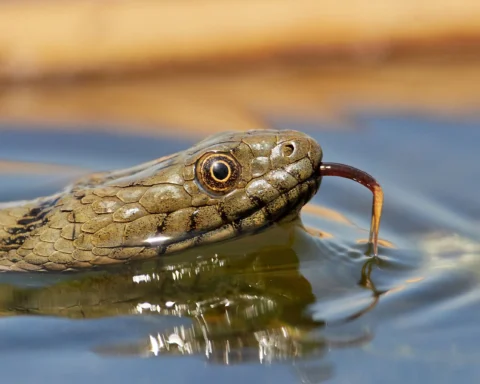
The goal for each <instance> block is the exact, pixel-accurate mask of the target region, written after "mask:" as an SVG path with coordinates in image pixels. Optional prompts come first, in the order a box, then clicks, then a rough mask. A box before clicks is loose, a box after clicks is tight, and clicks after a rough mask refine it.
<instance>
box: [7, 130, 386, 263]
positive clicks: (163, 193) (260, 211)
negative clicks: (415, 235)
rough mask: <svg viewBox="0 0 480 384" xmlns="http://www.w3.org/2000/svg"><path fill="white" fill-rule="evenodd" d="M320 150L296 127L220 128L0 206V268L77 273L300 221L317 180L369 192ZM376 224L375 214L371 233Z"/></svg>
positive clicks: (359, 178) (362, 176)
mask: <svg viewBox="0 0 480 384" xmlns="http://www.w3.org/2000/svg"><path fill="white" fill-rule="evenodd" d="M322 154H323V152H322V148H321V147H320V145H319V144H318V143H317V141H316V140H315V139H313V138H311V137H310V136H308V135H307V134H304V133H302V132H298V131H294V130H252V131H247V132H223V133H219V134H216V135H213V136H210V137H208V138H206V139H204V140H202V141H200V142H199V143H197V144H196V145H194V146H193V147H191V148H189V149H186V150H183V151H180V152H178V153H175V154H172V155H169V156H166V157H162V158H159V159H156V160H153V161H149V162H146V163H143V164H140V165H137V166H134V167H131V168H127V169H122V170H116V171H111V172H97V173H94V174H91V175H88V176H85V177H83V178H81V179H79V180H78V181H76V182H74V183H72V184H71V185H69V186H67V187H66V188H65V189H64V190H63V191H61V192H59V193H56V194H53V195H51V196H47V197H41V198H37V199H34V200H30V201H18V202H8V203H1V204H0V271H2V272H9V271H14V272H37V271H38V272H49V271H50V272H61V271H77V270H85V269H90V268H94V267H100V266H106V265H110V264H121V263H130V262H134V261H136V260H145V259H150V258H154V257H158V256H160V255H166V254H172V253H175V252H179V251H182V250H185V249H187V248H191V247H194V246H200V245H203V244H209V243H215V242H219V241H224V240H228V239H233V238H236V237H239V236H243V235H247V234H253V233H257V232H259V231H262V230H264V229H266V228H268V227H269V226H271V225H272V224H274V223H276V222H279V221H282V220H288V219H289V218H296V217H298V215H299V212H300V210H301V208H302V207H303V206H304V205H305V204H306V203H307V202H308V201H309V200H310V199H311V198H312V196H314V195H315V193H316V192H317V190H318V189H319V187H320V183H321V180H322V176H325V175H327V176H328V175H334V176H341V177H348V178H352V179H355V180H356V181H359V182H362V180H363V181H365V180H367V181H368V182H363V184H364V185H366V186H367V187H369V188H370V189H372V188H371V187H372V185H373V186H374V187H376V184H375V183H373V182H372V180H374V179H373V178H371V177H370V176H369V175H368V174H365V173H362V171H359V170H356V169H354V168H351V167H350V168H349V167H348V166H342V165H338V164H335V163H331V164H325V163H322ZM352 170H353V171H352ZM352 172H353V173H352ZM352 175H353V176H352ZM365 175H367V176H368V177H367V176H365ZM372 183H373V184H372ZM374 196H375V195H374ZM382 196H383V195H382ZM377 200H378V199H377ZM374 205H375V204H374ZM377 208H378V201H377ZM380 209H381V202H380ZM378 220H379V215H378V209H377V220H376V221H375V223H376V225H377V227H376V229H374V230H373V233H374V234H377V233H378ZM373 223H374V220H373V218H372V227H373ZM371 236H372V230H371ZM375 244H376V242H375Z"/></svg>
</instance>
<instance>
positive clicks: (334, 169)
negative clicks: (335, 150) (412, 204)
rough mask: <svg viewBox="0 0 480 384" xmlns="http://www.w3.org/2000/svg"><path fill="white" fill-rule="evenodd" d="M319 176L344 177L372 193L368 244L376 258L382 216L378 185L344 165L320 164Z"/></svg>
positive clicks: (380, 191)
mask: <svg viewBox="0 0 480 384" xmlns="http://www.w3.org/2000/svg"><path fill="white" fill-rule="evenodd" d="M320 174H321V175H322V176H338V177H344V178H346V179H350V180H353V181H356V182H357V183H360V184H362V185H364V186H365V187H367V188H368V189H370V191H372V193H373V203H372V222H371V224H370V236H369V238H368V242H369V243H370V244H372V245H373V254H374V256H378V231H379V230H380V217H381V216H382V206H383V191H382V187H380V184H378V183H377V181H376V180H375V179H374V178H373V177H372V176H370V175H369V174H368V173H366V172H363V171H361V170H360V169H357V168H354V167H351V166H349V165H345V164H339V163H321V164H320Z"/></svg>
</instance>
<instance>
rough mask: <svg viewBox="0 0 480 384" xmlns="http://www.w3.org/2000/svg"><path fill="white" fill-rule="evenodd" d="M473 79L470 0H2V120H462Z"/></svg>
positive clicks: (475, 53) (476, 8)
mask: <svg viewBox="0 0 480 384" xmlns="http://www.w3.org/2000/svg"><path fill="white" fill-rule="evenodd" d="M479 84H480V2H479V1H477V0H462V1H460V2H459V1H456V0H424V1H421V2H418V1H414V0H404V1H398V0H384V1H381V2H368V1H364V0H346V1H344V2H336V1H330V0H323V1H318V0H275V1H272V0H256V1H254V2H245V1H240V0H196V1H189V0H182V1H170V0H163V1H150V0H136V1H129V0H117V1H75V0H70V1H57V0H45V1H2V2H0V122H3V123H6V124H9V126H10V127H11V126H12V125H11V124H15V125H18V127H20V126H23V124H30V123H32V122H35V126H42V125H44V124H47V125H48V127H49V130H50V129H61V130H68V129H71V127H75V130H79V129H81V130H88V129H95V130H108V131H132V130H133V131H134V132H135V133H136V134H141V133H142V132H148V134H152V133H154V132H155V133H159V132H161V133H162V134H163V135H169V134H176V135H178V134H180V133H183V134H187V133H188V135H190V136H191V135H192V134H195V135H198V136H203V135H205V133H206V132H207V131H208V132H210V131H212V132H213V131H222V130H226V129H249V128H257V127H265V126H269V125H270V119H278V118H280V119H291V118H294V119H295V120H297V121H306V122H312V121H316V122H326V123H327V124H325V127H327V126H328V128H329V129H339V128H342V129H345V128H347V129H349V128H352V129H355V128H357V127H358V124H357V123H356V122H355V121H354V119H352V116H354V115H355V113H357V112H358V111H362V112H365V111H367V112H368V111H369V110H374V111H375V113H382V111H386V112H387V113H391V112H392V111H393V112H394V113H404V112H406V113H408V114H411V113H415V114H417V113H420V114H431V115H435V116H438V115H443V116H456V117H458V116H462V117H466V118H468V117H469V116H471V115H472V114H476V113H477V114H478V107H479V104H480V87H479V86H478V85H479ZM79 124H80V125H82V127H81V128H80V127H79ZM32 127H33V125H30V126H29V129H30V130H31V129H32ZM133 127H134V128H133Z"/></svg>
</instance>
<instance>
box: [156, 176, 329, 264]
mask: <svg viewBox="0 0 480 384" xmlns="http://www.w3.org/2000/svg"><path fill="white" fill-rule="evenodd" d="M320 181H321V177H320V176H319V175H318V174H317V173H314V174H312V175H311V176H310V177H309V178H307V179H306V180H304V181H302V182H299V183H298V184H297V185H296V186H294V187H293V188H291V189H289V190H287V191H283V192H282V193H280V195H279V196H277V197H276V198H274V199H273V200H271V201H269V202H267V203H263V204H261V203H260V204H259V205H257V207H256V208H255V209H254V210H252V211H247V212H245V213H244V215H242V217H240V218H238V219H236V220H234V221H232V222H230V223H227V224H223V225H221V226H219V227H217V228H213V229H210V230H208V231H204V232H192V233H189V234H184V235H183V236H182V237H179V238H165V239H160V242H157V243H156V244H150V246H155V247H158V253H159V254H160V255H163V254H167V253H168V254H170V253H176V252H179V251H183V250H185V249H187V248H191V247H193V246H199V245H205V244H210V243H216V242H220V241H224V240H229V239H232V238H234V237H239V236H243V235H247V234H254V233H257V232H260V231H262V230H264V229H266V228H268V227H270V226H272V225H274V224H275V223H278V222H280V221H282V220H285V219H287V218H294V217H297V216H298V214H299V212H300V210H301V208H302V207H303V206H304V205H305V204H306V203H307V202H308V201H309V200H310V199H311V198H312V197H313V196H314V195H315V193H316V192H317V190H318V188H319V186H320Z"/></svg>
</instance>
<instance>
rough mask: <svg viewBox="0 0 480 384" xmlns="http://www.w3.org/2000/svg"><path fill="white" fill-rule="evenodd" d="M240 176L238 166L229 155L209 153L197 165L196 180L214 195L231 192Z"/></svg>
mask: <svg viewBox="0 0 480 384" xmlns="http://www.w3.org/2000/svg"><path fill="white" fill-rule="evenodd" d="M239 176H240V165H239V164H238V163H237V161H236V160H235V159H234V158H233V157H232V156H230V155H227V154H224V153H210V154H207V155H205V156H203V157H202V158H201V159H200V160H199V162H198V164H197V179H198V181H199V182H200V183H201V184H202V186H203V187H204V188H205V189H207V190H209V191H211V192H214V193H225V192H228V191H230V190H232V189H233V188H234V187H235V185H236V182H237V181H238V179H239Z"/></svg>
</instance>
